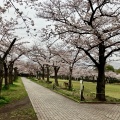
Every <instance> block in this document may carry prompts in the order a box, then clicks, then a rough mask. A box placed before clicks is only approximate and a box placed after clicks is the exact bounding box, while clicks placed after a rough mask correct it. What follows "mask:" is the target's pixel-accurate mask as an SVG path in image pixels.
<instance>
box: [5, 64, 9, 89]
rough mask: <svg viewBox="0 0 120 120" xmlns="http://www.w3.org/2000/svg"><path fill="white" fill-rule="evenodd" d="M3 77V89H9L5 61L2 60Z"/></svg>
mask: <svg viewBox="0 0 120 120" xmlns="http://www.w3.org/2000/svg"><path fill="white" fill-rule="evenodd" d="M4 78H5V85H4V87H5V89H9V82H8V68H7V65H6V63H5V62H4Z"/></svg>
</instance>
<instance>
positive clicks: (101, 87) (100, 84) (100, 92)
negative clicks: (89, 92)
mask: <svg viewBox="0 0 120 120" xmlns="http://www.w3.org/2000/svg"><path fill="white" fill-rule="evenodd" d="M104 53H105V48H104V43H101V44H100V45H99V65H98V66H97V68H98V78H97V87H96V91H97V93H96V98H97V99H98V100H100V101H105V100H106V99H105V61H106V60H105V57H104Z"/></svg>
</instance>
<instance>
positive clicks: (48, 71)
mask: <svg viewBox="0 0 120 120" xmlns="http://www.w3.org/2000/svg"><path fill="white" fill-rule="evenodd" d="M46 67H47V83H49V82H50V81H49V75H50V74H49V65H46Z"/></svg>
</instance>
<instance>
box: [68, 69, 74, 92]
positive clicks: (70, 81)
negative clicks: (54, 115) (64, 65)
mask: <svg viewBox="0 0 120 120" xmlns="http://www.w3.org/2000/svg"><path fill="white" fill-rule="evenodd" d="M69 70H70V73H69V85H68V89H69V90H72V70H73V68H72V67H70V68H69Z"/></svg>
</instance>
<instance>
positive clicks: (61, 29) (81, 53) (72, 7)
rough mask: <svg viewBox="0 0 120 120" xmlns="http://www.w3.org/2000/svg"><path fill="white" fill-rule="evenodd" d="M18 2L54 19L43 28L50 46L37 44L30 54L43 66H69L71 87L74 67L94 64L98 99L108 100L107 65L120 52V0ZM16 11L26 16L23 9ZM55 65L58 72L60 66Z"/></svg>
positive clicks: (41, 16) (43, 34) (46, 17)
mask: <svg viewBox="0 0 120 120" xmlns="http://www.w3.org/2000/svg"><path fill="white" fill-rule="evenodd" d="M6 1H7V0H6ZM8 1H9V2H8ZM8 1H7V5H8V4H10V3H11V2H12V3H14V1H12V0H8ZM17 2H18V3H20V4H21V5H22V3H25V4H26V5H28V6H30V7H31V8H34V9H35V10H36V15H37V17H38V18H44V19H46V20H48V21H52V24H51V25H50V26H47V27H46V28H44V29H42V30H41V31H40V33H42V34H41V35H40V36H41V39H42V41H46V43H47V45H46V46H47V47H46V48H44V45H42V46H39V45H38V44H37V45H35V46H33V48H32V52H30V53H29V55H28V56H29V57H30V58H31V59H32V60H33V61H35V62H37V63H38V64H39V65H40V67H41V69H42V68H44V65H46V67H47V68H48V66H49V64H51V63H52V66H56V65H55V64H54V63H55V62H56V61H57V66H59V67H61V66H65V65H67V69H69V89H70V88H71V77H72V73H73V69H75V67H76V66H81V64H82V65H87V66H92V67H93V66H94V67H95V68H97V71H98V74H97V86H96V98H97V99H98V100H102V101H104V100H105V65H106V63H107V61H108V60H109V58H110V57H111V56H113V54H114V53H116V55H120V53H119V51H120V41H119V35H120V21H119V19H120V14H119V13H120V2H119V1H118V0H47V1H45V2H40V1H38V0H35V1H22V0H20V1H19V0H18V1H17ZM16 10H17V13H18V14H19V15H22V13H21V12H20V11H19V9H16ZM23 20H24V22H25V21H26V19H23ZM32 23H33V22H32ZM59 48H60V49H59ZM41 52H42V53H41ZM53 61H54V62H53ZM44 62H46V63H44ZM59 67H58V68H59ZM54 68H55V69H54V70H55V71H58V68H57V67H54ZM48 73H49V70H48ZM47 79H48V78H47Z"/></svg>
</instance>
